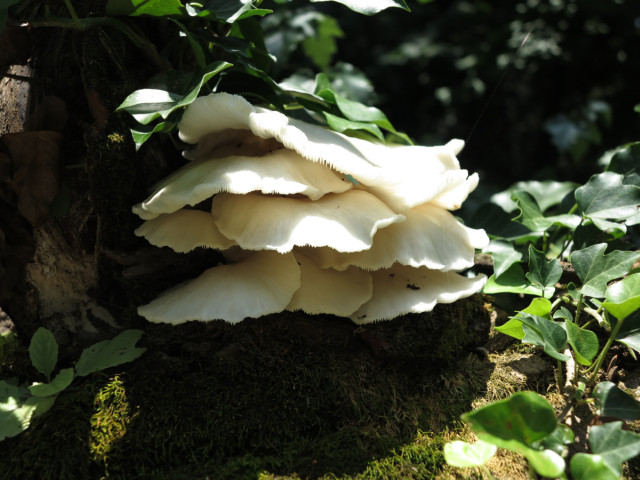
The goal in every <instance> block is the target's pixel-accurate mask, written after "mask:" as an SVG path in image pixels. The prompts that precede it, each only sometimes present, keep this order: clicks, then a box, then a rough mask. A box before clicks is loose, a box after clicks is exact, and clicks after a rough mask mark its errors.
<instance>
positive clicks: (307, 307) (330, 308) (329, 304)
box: [287, 251, 372, 317]
mask: <svg viewBox="0 0 640 480" xmlns="http://www.w3.org/2000/svg"><path fill="white" fill-rule="evenodd" d="M294 255H295V257H296V259H297V260H298V263H299V265H300V272H301V277H300V288H299V289H298V290H296V292H295V293H294V294H293V298H292V299H291V302H290V303H289V305H288V306H287V310H291V311H293V310H303V311H304V312H306V313H310V314H317V313H327V314H330V315H339V316H342V317H348V316H349V315H351V314H352V313H353V312H355V311H356V310H357V309H358V308H359V307H360V305H362V304H363V303H364V302H366V301H367V300H369V299H370V298H371V292H372V283H371V275H370V274H369V273H368V272H365V271H362V270H359V269H357V268H353V267H352V268H349V269H347V270H344V271H341V272H339V271H337V270H333V269H331V268H326V269H324V268H320V267H318V265H316V264H315V262H314V261H313V260H312V259H310V258H309V257H307V256H306V255H304V254H302V253H300V252H297V251H295V252H294Z"/></svg>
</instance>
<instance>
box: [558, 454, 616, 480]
mask: <svg viewBox="0 0 640 480" xmlns="http://www.w3.org/2000/svg"><path fill="white" fill-rule="evenodd" d="M569 466H570V468H571V476H572V478H573V479H574V480H618V479H619V478H620V477H619V475H618V474H617V473H616V472H614V471H613V470H612V469H611V468H609V466H608V465H607V464H606V463H605V462H604V459H603V458H602V456H600V455H590V454H588V453H576V454H575V455H574V456H573V457H571V463H570V464H569Z"/></svg>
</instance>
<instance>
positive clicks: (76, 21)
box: [64, 0, 81, 25]
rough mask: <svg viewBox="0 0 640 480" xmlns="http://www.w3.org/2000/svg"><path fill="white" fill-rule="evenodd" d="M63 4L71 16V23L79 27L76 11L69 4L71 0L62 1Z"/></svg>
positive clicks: (79, 22)
mask: <svg viewBox="0 0 640 480" xmlns="http://www.w3.org/2000/svg"><path fill="white" fill-rule="evenodd" d="M64 4H65V6H66V7H67V10H69V15H71V19H72V20H73V23H75V24H76V25H80V24H81V21H80V18H79V17H78V14H77V13H76V9H75V8H73V5H72V4H71V0H64Z"/></svg>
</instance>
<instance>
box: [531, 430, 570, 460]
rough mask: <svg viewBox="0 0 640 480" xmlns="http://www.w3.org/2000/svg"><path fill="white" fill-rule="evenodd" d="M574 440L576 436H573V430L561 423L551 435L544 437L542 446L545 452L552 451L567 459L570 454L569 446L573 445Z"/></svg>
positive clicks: (541, 442)
mask: <svg viewBox="0 0 640 480" xmlns="http://www.w3.org/2000/svg"><path fill="white" fill-rule="evenodd" d="M574 440H575V435H574V434H573V430H571V428H569V427H568V426H567V425H563V424H561V423H559V424H558V426H556V429H555V430H554V431H553V433H551V435H549V436H547V437H544V438H543V439H542V440H541V441H540V445H541V446H542V447H543V448H544V449H545V450H552V451H554V452H556V453H557V454H558V455H560V456H561V457H566V456H567V454H568V453H569V449H568V448H567V445H571V444H572V443H573V441H574Z"/></svg>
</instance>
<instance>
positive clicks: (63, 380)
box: [29, 368, 74, 397]
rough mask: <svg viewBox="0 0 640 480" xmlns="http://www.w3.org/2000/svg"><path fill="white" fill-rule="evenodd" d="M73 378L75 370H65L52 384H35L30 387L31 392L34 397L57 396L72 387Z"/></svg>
mask: <svg viewBox="0 0 640 480" xmlns="http://www.w3.org/2000/svg"><path fill="white" fill-rule="evenodd" d="M73 377H74V373H73V368H65V369H64V370H61V371H60V373H58V375H56V376H55V378H54V379H53V380H51V382H50V383H34V384H33V385H31V386H30V387H29V392H31V395H33V396H34V397H47V396H50V395H56V394H58V393H60V392H61V391H62V390H64V389H65V388H67V387H68V386H69V385H71V382H72V381H73Z"/></svg>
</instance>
